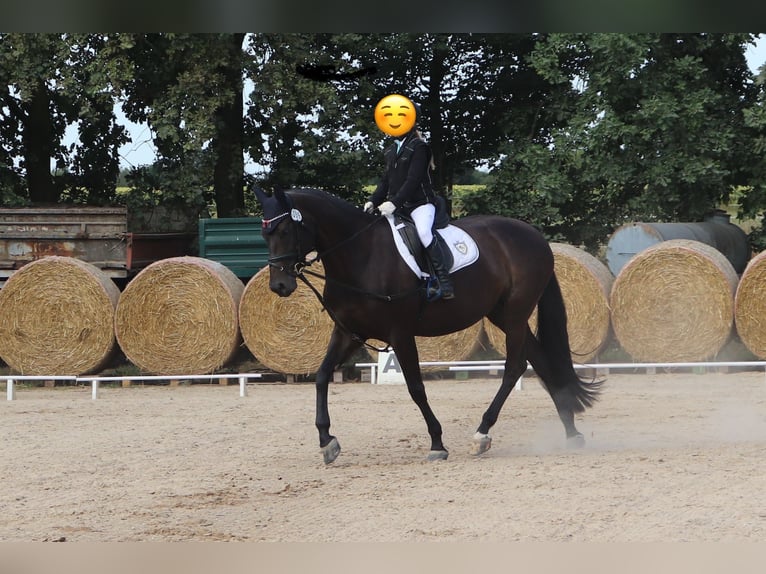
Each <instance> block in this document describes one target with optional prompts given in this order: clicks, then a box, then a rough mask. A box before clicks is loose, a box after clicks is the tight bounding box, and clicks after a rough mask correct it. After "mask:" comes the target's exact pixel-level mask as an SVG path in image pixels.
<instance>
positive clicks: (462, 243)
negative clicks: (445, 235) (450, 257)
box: [452, 241, 468, 255]
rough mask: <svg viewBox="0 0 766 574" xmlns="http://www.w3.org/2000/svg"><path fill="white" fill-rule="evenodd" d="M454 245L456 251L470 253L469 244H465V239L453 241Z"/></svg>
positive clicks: (463, 253)
mask: <svg viewBox="0 0 766 574" xmlns="http://www.w3.org/2000/svg"><path fill="white" fill-rule="evenodd" d="M452 246H453V247H454V248H455V251H457V252H458V253H460V254H461V255H468V246H467V245H466V244H465V241H458V242H457V243H453V244H452Z"/></svg>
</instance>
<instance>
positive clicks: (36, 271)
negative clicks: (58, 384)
mask: <svg viewBox="0 0 766 574" xmlns="http://www.w3.org/2000/svg"><path fill="white" fill-rule="evenodd" d="M119 296H120V290H119V289H118V288H117V286H116V285H115V284H114V282H113V281H112V280H111V279H110V278H109V277H108V276H107V275H106V274H105V273H104V272H103V271H102V270H100V269H99V268H98V267H95V266H94V265H91V264H90V263H87V262H85V261H81V260H79V259H76V258H73V257H62V256H57V255H52V256H47V257H43V258H41V259H37V260H35V261H32V262H30V263H28V264H26V265H25V266H24V267H22V268H21V269H19V270H18V271H17V272H16V273H14V274H13V275H11V277H10V278H9V279H8V281H7V282H6V284H5V287H3V289H1V290H0V317H2V321H0V356H2V358H3V361H5V362H6V363H7V364H8V366H9V367H11V368H12V369H13V370H14V371H17V372H18V373H21V374H24V375H82V374H90V373H93V372H97V371H98V370H100V369H101V368H103V367H104V366H106V363H108V361H109V360H110V359H111V358H112V356H113V352H114V351H115V350H116V348H117V345H116V341H115V336H114V329H113V321H114V311H115V307H116V305H117V301H118V299H119Z"/></svg>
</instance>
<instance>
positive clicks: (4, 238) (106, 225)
mask: <svg viewBox="0 0 766 574" xmlns="http://www.w3.org/2000/svg"><path fill="white" fill-rule="evenodd" d="M196 251H197V233H196V230H195V231H193V232H192V231H172V232H167V233H165V232H143V231H139V232H137V231H131V230H129V214H128V210H127V208H126V207H80V206H54V207H21V208H0V287H2V285H3V284H4V283H5V281H6V280H7V279H8V278H9V277H10V276H11V275H13V273H15V272H16V271H17V270H19V269H20V268H21V267H23V266H24V265H26V264H27V263H29V262H31V261H34V260H36V259H40V258H42V257H46V256H50V255H59V256H66V257H76V258H78V259H81V260H83V261H86V262H87V263H90V264H92V265H95V266H96V267H98V268H99V269H101V270H102V271H104V272H105V273H106V274H107V275H108V276H109V277H112V278H113V279H116V280H117V281H116V282H117V283H118V284H120V283H121V282H126V281H127V280H129V279H130V278H131V277H132V276H134V275H135V274H137V273H138V272H139V271H141V269H143V268H144V267H146V266H147V265H149V264H151V263H153V262H154V261H158V260H160V259H165V258H168V257H176V256H182V255H194V254H196Z"/></svg>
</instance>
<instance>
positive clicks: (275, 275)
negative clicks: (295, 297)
mask: <svg viewBox="0 0 766 574" xmlns="http://www.w3.org/2000/svg"><path fill="white" fill-rule="evenodd" d="M255 196H256V197H257V198H258V201H259V202H260V203H261V205H262V206H263V224H262V227H261V234H262V235H263V238H264V239H265V240H266V245H268V247H269V288H270V289H271V290H272V291H273V292H274V293H276V294H277V295H279V296H280V297H287V296H289V295H291V294H292V292H293V291H295V289H296V287H297V286H298V283H297V281H296V278H297V277H298V275H300V273H301V271H302V270H303V267H304V266H305V264H306V255H307V254H309V253H311V252H312V251H314V250H315V233H314V230H313V225H311V224H310V222H309V220H308V218H307V217H304V214H303V213H302V212H301V211H300V210H299V209H298V208H297V207H296V206H294V205H293V202H292V200H291V198H290V196H289V195H287V194H286V193H284V192H283V191H279V190H277V191H275V192H274V195H273V196H268V195H266V194H265V193H264V192H263V190H261V189H260V188H257V187H256V188H255Z"/></svg>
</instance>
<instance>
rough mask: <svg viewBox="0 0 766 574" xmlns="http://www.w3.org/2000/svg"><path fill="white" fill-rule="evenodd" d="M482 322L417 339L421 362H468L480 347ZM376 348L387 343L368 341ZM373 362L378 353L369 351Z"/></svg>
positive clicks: (432, 368)
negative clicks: (444, 333)
mask: <svg viewBox="0 0 766 574" xmlns="http://www.w3.org/2000/svg"><path fill="white" fill-rule="evenodd" d="M481 329H482V326H481V321H477V322H476V323H474V324H473V325H471V326H470V327H466V328H465V329H461V330H460V331H456V332H454V333H448V334H446V335H440V336H438V337H415V343H416V344H417V346H418V358H419V360H420V362H424V361H429V362H451V361H467V360H469V359H470V358H471V356H472V355H473V354H474V353H475V352H476V350H477V348H478V346H479V345H480V337H481ZM367 342H368V343H369V344H371V345H373V346H375V347H379V348H381V347H385V346H386V343H384V342H383V341H379V340H377V339H370V340H369V341H367ZM368 351H369V353H370V356H371V357H372V359H373V361H377V360H378V352H377V351H375V350H374V349H369V348H368ZM440 368H441V367H438V366H427V367H423V370H438V369H440Z"/></svg>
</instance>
